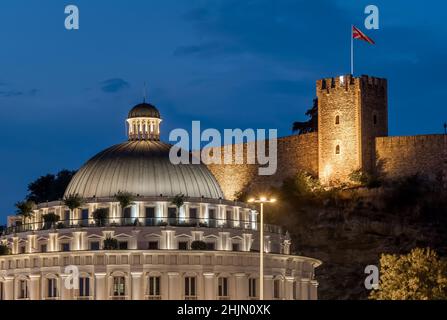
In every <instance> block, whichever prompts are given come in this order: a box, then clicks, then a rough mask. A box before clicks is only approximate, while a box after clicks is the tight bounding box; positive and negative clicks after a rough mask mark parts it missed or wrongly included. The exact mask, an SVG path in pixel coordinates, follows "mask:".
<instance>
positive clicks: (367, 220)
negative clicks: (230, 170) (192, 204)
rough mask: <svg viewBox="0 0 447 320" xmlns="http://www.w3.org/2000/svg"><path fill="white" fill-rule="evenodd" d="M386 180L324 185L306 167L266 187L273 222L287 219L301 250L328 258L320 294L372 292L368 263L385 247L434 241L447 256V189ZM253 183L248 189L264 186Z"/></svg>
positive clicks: (400, 249) (395, 250)
mask: <svg viewBox="0 0 447 320" xmlns="http://www.w3.org/2000/svg"><path fill="white" fill-rule="evenodd" d="M379 185H380V187H375V188H372V187H370V188H368V187H366V186H363V185H362V184H356V183H353V185H349V186H342V187H338V188H324V187H322V186H321V185H320V184H319V182H318V180H317V179H316V177H313V176H312V175H310V174H307V173H305V172H302V173H300V174H298V175H297V176H296V177H294V178H291V179H287V180H285V181H284V182H283V184H282V186H281V187H279V188H269V189H268V190H262V192H263V193H264V194H267V195H269V196H272V197H275V198H276V199H278V201H277V203H276V204H274V205H269V206H268V207H266V209H265V214H266V217H265V218H266V223H273V224H278V225H282V226H285V228H286V229H287V230H288V231H289V232H290V234H291V236H292V238H293V245H294V247H293V248H292V250H293V251H294V252H295V253H297V254H301V255H306V256H310V257H315V258H318V259H321V260H322V261H323V265H322V266H321V267H319V268H317V270H316V273H317V278H318V281H319V282H320V286H319V295H320V298H322V299H367V298H368V295H369V291H367V290H366V289H365V287H364V280H365V277H366V275H365V274H364V268H365V267H366V266H367V265H371V264H372V265H379V259H380V256H381V255H382V254H406V253H408V252H410V251H411V250H412V249H414V248H416V247H430V248H433V249H435V250H436V251H437V252H438V253H439V255H440V256H441V257H446V256H447V246H446V244H447V190H446V189H444V188H442V185H441V184H440V183H436V182H433V181H427V180H426V179H425V178H424V177H423V176H421V175H414V176H410V177H405V178H401V179H398V180H394V181H380V184H379ZM247 190H249V191H247ZM247 190H245V191H243V192H241V194H253V192H255V193H258V192H260V191H259V190H256V191H252V190H250V189H249V188H247Z"/></svg>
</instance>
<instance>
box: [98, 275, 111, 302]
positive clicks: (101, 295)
mask: <svg viewBox="0 0 447 320" xmlns="http://www.w3.org/2000/svg"><path fill="white" fill-rule="evenodd" d="M95 290H96V291H95V300H108V299H109V295H108V293H107V281H106V273H105V272H104V273H95Z"/></svg>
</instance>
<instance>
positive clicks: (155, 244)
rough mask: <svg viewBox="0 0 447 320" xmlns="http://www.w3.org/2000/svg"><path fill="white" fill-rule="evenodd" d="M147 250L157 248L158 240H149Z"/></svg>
mask: <svg viewBox="0 0 447 320" xmlns="http://www.w3.org/2000/svg"><path fill="white" fill-rule="evenodd" d="M148 249H149V250H158V241H149V245H148Z"/></svg>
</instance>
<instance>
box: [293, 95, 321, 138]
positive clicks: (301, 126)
mask: <svg viewBox="0 0 447 320" xmlns="http://www.w3.org/2000/svg"><path fill="white" fill-rule="evenodd" d="M306 116H308V117H310V119H309V120H308V121H305V122H294V123H293V128H292V131H293V132H294V133H296V132H298V134H305V133H310V132H317V131H318V98H315V99H314V101H313V106H312V108H310V109H309V110H307V111H306Z"/></svg>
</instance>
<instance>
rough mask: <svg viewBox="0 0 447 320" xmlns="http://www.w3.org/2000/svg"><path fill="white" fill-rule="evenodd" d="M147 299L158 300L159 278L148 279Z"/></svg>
mask: <svg viewBox="0 0 447 320" xmlns="http://www.w3.org/2000/svg"><path fill="white" fill-rule="evenodd" d="M148 289H149V292H148V297H149V299H151V300H158V299H160V298H161V297H160V277H149V286H148Z"/></svg>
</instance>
